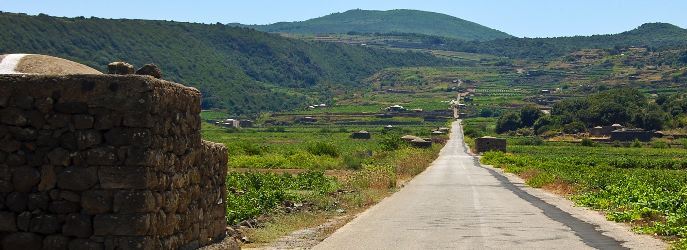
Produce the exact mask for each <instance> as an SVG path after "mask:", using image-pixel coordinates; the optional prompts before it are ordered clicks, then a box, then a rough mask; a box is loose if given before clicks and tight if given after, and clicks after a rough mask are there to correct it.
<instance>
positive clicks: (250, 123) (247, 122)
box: [239, 119, 253, 128]
mask: <svg viewBox="0 0 687 250" xmlns="http://www.w3.org/2000/svg"><path fill="white" fill-rule="evenodd" d="M239 126H241V127H242V128H250V127H253V121H252V120H247V119H244V120H241V121H239Z"/></svg>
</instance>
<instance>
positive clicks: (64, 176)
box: [57, 167, 98, 191]
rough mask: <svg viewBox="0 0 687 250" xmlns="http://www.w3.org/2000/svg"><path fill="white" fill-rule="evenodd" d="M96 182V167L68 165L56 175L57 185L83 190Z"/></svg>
mask: <svg viewBox="0 0 687 250" xmlns="http://www.w3.org/2000/svg"><path fill="white" fill-rule="evenodd" d="M97 183H98V168H95V167H89V168H80V167H68V168H66V169H65V170H63V171H62V172H61V173H59V174H58V175H57V187H59V188H62V189H67V190H73V191H84V190H88V189H89V188H91V187H93V186H95V184H97Z"/></svg>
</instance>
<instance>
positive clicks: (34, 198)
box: [27, 193, 50, 211]
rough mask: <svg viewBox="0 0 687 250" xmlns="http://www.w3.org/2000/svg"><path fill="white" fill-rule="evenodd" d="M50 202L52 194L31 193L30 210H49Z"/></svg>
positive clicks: (28, 204) (28, 205)
mask: <svg viewBox="0 0 687 250" xmlns="http://www.w3.org/2000/svg"><path fill="white" fill-rule="evenodd" d="M48 204H50V196H48V194H47V193H30V194H29V199H28V203H27V207H28V209H29V211H35V210H37V209H40V210H43V211H45V210H48Z"/></svg>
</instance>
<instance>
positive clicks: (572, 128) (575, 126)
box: [563, 121, 587, 134]
mask: <svg viewBox="0 0 687 250" xmlns="http://www.w3.org/2000/svg"><path fill="white" fill-rule="evenodd" d="M584 131H587V128H585V126H584V123H582V122H579V121H574V122H571V123H568V124H566V125H565V126H563V132H564V133H566V134H577V133H582V132H584Z"/></svg>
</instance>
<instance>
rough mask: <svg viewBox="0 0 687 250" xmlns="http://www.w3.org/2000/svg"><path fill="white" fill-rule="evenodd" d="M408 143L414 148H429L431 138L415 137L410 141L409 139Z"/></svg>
mask: <svg viewBox="0 0 687 250" xmlns="http://www.w3.org/2000/svg"><path fill="white" fill-rule="evenodd" d="M410 145H411V146H413V147H416V148H431V147H432V140H431V139H429V140H425V139H422V138H417V139H414V140H412V141H410Z"/></svg>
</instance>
